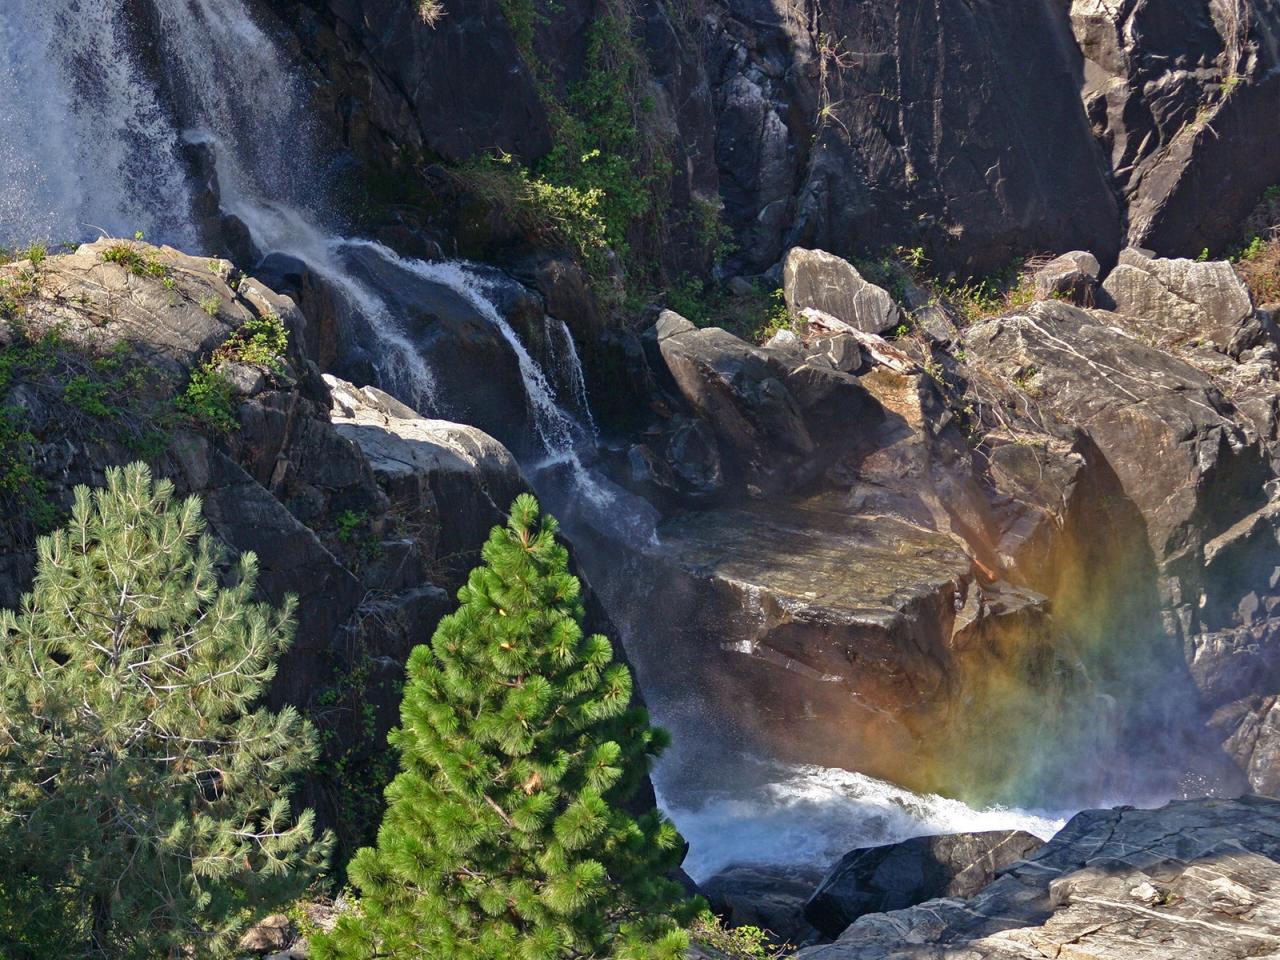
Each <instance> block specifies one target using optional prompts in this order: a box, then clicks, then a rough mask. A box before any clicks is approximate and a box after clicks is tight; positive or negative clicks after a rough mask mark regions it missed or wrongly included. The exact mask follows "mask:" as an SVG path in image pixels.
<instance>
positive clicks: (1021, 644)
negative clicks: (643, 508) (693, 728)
mask: <svg viewBox="0 0 1280 960" xmlns="http://www.w3.org/2000/svg"><path fill="white" fill-rule="evenodd" d="M659 540H660V542H661V543H662V545H663V550H662V562H663V563H664V564H667V565H670V566H671V567H672V568H673V569H672V570H671V572H670V573H669V574H668V575H666V576H665V577H662V578H659V582H661V583H664V584H668V585H669V586H667V587H666V588H665V589H664V591H663V595H662V597H661V601H660V602H661V604H662V605H663V610H664V614H663V619H664V621H665V620H667V619H668V618H669V620H670V622H671V623H673V624H678V629H677V631H676V633H675V634H674V635H673V636H672V642H671V645H670V646H669V647H667V646H664V648H663V650H662V657H663V663H664V665H665V668H666V669H667V670H668V671H671V672H672V674H673V675H677V676H680V677H682V683H681V685H680V690H678V691H673V694H674V696H675V698H676V699H677V700H678V698H679V697H681V696H683V697H690V696H694V695H696V697H697V699H698V702H699V704H700V705H701V706H702V707H703V708H704V709H709V710H712V711H714V712H715V715H716V716H728V717H733V718H734V722H733V725H732V730H733V732H734V735H735V736H737V737H739V738H741V739H742V740H743V742H744V743H746V744H748V745H750V746H755V747H757V748H761V747H763V748H766V749H767V750H768V751H769V752H770V755H773V756H782V757H786V758H788V759H791V760H795V761H798V762H807V763H820V764H824V765H829V766H843V767H845V768H846V769H853V770H861V771H865V772H867V773H870V774H872V775H875V776H881V777H885V778H888V779H893V780H894V781H895V782H899V783H908V784H911V785H912V786H913V787H914V788H921V787H923V788H928V789H934V788H937V786H938V784H939V782H941V781H944V780H949V779H950V778H953V777H958V776H959V775H960V774H959V771H958V770H957V769H949V761H947V759H946V757H945V756H944V755H945V754H946V752H947V750H948V748H947V747H945V746H941V745H940V743H939V741H940V740H946V739H948V737H945V736H940V735H939V726H938V725H939V724H940V723H943V721H942V720H941V719H940V717H941V716H943V715H945V716H947V718H948V719H947V720H946V721H945V723H946V725H947V726H948V728H949V729H950V730H952V731H954V733H955V735H956V736H957V737H970V736H978V737H982V736H984V735H993V734H994V728H995V727H999V728H1001V729H1002V731H1003V732H1002V733H1001V734H999V735H1000V736H1006V735H1007V733H1008V730H1007V729H1006V728H1005V724H1004V723H1003V722H1001V723H995V722H994V721H992V722H991V724H990V726H991V727H992V729H991V730H988V733H987V734H983V733H982V732H981V727H982V724H983V722H984V721H983V720H982V719H980V716H979V715H980V714H982V711H983V709H984V704H983V701H984V694H983V693H982V690H983V685H984V684H986V683H997V684H998V683H1000V682H1003V679H1010V680H1011V679H1012V677H1013V676H1018V675H1020V674H1021V672H1022V671H1024V670H1032V671H1035V670H1046V669H1049V670H1051V669H1052V668H1050V667H1048V666H1047V665H1048V664H1051V663H1052V662H1053V660H1054V657H1055V652H1054V650H1053V649H1052V646H1051V644H1050V642H1049V636H1048V634H1047V631H1046V626H1047V610H1046V608H1045V605H1044V598H1043V597H1039V596H1037V595H1035V594H1033V593H1031V592H1026V591H1023V592H1020V591H1017V590H1014V589H1011V588H1009V587H1007V586H1001V585H998V584H997V585H993V586H991V587H984V586H982V585H981V584H979V583H978V581H977V577H976V576H975V573H974V567H973V562H972V560H971V559H970V557H969V556H968V555H967V554H966V553H965V551H964V549H963V543H962V541H960V540H958V539H957V538H954V537H952V536H950V535H947V534H942V533H938V532H936V531H929V530H926V529H924V528H922V527H920V526H917V525H915V524H912V523H909V522H906V521H904V520H901V519H897V518H894V517H892V516H887V515H885V514H883V513H879V512H871V511H867V512H863V511H858V512H851V511H849V510H847V509H846V508H844V507H843V506H842V504H841V503H840V501H839V500H837V499H835V498H831V497H828V498H826V499H821V500H813V501H795V500H789V501H781V500H779V499H777V498H774V499H770V500H765V501H761V502H759V503H752V504H749V505H745V506H741V507H733V508H721V509H715V510H703V511H698V512H685V513H680V514H677V515H675V516H673V517H672V518H671V519H670V520H668V522H667V523H665V524H664V525H663V526H662V527H661V528H660V529H659ZM764 544H767V549H762V545H764ZM655 602H659V601H658V600H657V598H655ZM1054 695H1055V694H1054V693H1053V692H1052V691H1044V692H1043V693H1042V694H1041V698H1042V699H1041V703H1042V709H1043V710H1044V711H1045V712H1046V713H1048V712H1050V711H1051V704H1052V701H1053V697H1054ZM987 720H991V718H987ZM969 755H972V754H969ZM908 758H909V759H908ZM969 762H970V764H971V763H972V761H969ZM972 772H973V768H972V766H970V767H969V770H968V773H969V774H971V773H972ZM966 775H967V774H966ZM950 782H952V783H955V782H956V781H955V780H951V781H950Z"/></svg>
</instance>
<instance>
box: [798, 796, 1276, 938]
mask: <svg viewBox="0 0 1280 960" xmlns="http://www.w3.org/2000/svg"><path fill="white" fill-rule="evenodd" d="M1278 824H1280V801H1276V800H1273V799H1270V798H1265V797H1241V798H1240V799H1239V800H1191V801H1182V802H1175V803H1171V804H1169V805H1168V806H1166V807H1162V808H1160V809H1159V810H1135V809H1133V808H1132V807H1118V808H1116V809H1114V810H1088V811H1085V812H1084V813H1080V814H1077V815H1076V816H1075V817H1073V818H1072V819H1071V821H1070V822H1069V823H1068V824H1067V825H1066V826H1065V827H1064V828H1063V829H1062V830H1061V831H1060V832H1059V833H1058V834H1057V835H1056V836H1055V837H1054V838H1053V839H1052V840H1050V841H1049V842H1048V843H1046V844H1045V845H1044V846H1042V847H1041V848H1040V849H1039V850H1038V851H1036V852H1035V853H1033V854H1032V855H1031V856H1030V858H1029V859H1028V860H1027V861H1026V862H1024V863H1020V864H1017V865H1014V866H1013V867H1012V868H1011V869H1009V870H1008V871H1007V872H1006V873H1005V874H1004V875H1003V876H1001V877H1000V878H999V879H997V880H996V881H995V882H994V883H992V884H990V885H989V886H987V887H986V888H985V889H983V890H982V891H981V892H980V893H978V894H977V895H976V896H974V897H972V898H970V899H968V900H959V899H953V898H946V899H936V900H930V901H928V902H926V903H923V904H920V905H918V906H914V907H910V908H907V909H904V910H897V911H893V912H889V913H874V914H868V915H865V916H863V917H861V918H859V919H858V920H857V921H855V922H854V923H853V924H852V925H851V926H850V927H849V928H848V929H846V930H845V931H844V933H843V934H841V936H840V938H839V939H838V940H837V941H836V942H835V943H832V944H829V945H826V946H820V947H810V948H808V949H805V950H802V951H801V952H800V953H799V954H798V957H799V958H801V960H907V958H912V960H943V958H961V957H963V958H965V960H1039V958H1043V957H1066V956H1080V957H1089V958H1096V960H1165V958H1169V957H1185V958H1189V960H1190V958H1203V960H1245V958H1248V957H1256V956H1260V955H1267V954H1268V953H1270V952H1273V951H1274V949H1275V945H1276V944H1277V943H1280V910H1277V903H1276V893H1275V890H1276V886H1277V883H1278V882H1280V839H1278V838H1280V832H1278V831H1277V825H1278Z"/></svg>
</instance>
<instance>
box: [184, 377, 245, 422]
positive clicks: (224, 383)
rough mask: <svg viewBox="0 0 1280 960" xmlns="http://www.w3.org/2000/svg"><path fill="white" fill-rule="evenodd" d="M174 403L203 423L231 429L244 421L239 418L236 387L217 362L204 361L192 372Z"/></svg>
mask: <svg viewBox="0 0 1280 960" xmlns="http://www.w3.org/2000/svg"><path fill="white" fill-rule="evenodd" d="M174 406H176V407H177V408H178V410H180V411H181V412H182V413H185V414H186V415H187V416H189V417H190V418H191V419H192V420H194V421H195V422H196V423H197V424H199V425H200V426H202V427H207V428H209V429H211V430H214V431H215V432H218V433H230V432H231V431H232V430H234V429H236V427H238V426H239V425H240V422H239V421H238V420H237V419H236V402H235V391H234V390H233V389H232V387H231V382H230V381H229V380H228V379H227V378H226V377H225V376H223V375H222V371H220V370H219V369H218V367H217V365H215V364H204V365H203V366H200V367H197V368H196V369H195V371H194V372H192V374H191V380H190V381H188V383H187V388H186V390H184V391H183V392H182V393H181V394H179V396H178V397H177V399H175V400H174Z"/></svg>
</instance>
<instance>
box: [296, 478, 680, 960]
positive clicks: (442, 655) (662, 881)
mask: <svg viewBox="0 0 1280 960" xmlns="http://www.w3.org/2000/svg"><path fill="white" fill-rule="evenodd" d="M556 529H557V527H556V523H555V521H554V520H553V519H552V518H551V517H545V518H543V519H542V521H541V524H539V522H538V504H537V501H536V500H534V499H533V497H531V496H529V495H527V494H525V495H521V496H520V497H519V498H518V499H517V500H516V502H515V504H514V505H513V507H512V510H511V516H510V521H509V523H508V524H507V526H506V527H505V528H503V527H495V528H494V529H493V532H492V533H491V534H490V536H489V540H488V542H487V543H486V544H485V546H484V550H483V560H484V562H483V564H482V565H481V566H479V567H477V568H476V569H474V570H473V571H472V572H471V575H470V577H469V579H468V581H467V583H466V585H465V586H464V587H463V588H462V589H461V590H460V591H459V593H458V599H459V601H460V602H461V606H460V608H459V609H458V610H457V612H455V613H453V614H451V615H449V616H447V617H445V618H444V620H442V621H441V623H440V625H439V627H438V629H437V630H436V633H435V636H434V637H433V638H432V641H431V644H430V646H420V647H417V648H415V649H414V651H413V653H412V655H411V657H410V660H409V668H408V674H409V675H408V682H407V685H406V689H405V694H404V701H403V704H402V706H401V726H400V727H399V728H398V729H397V730H396V731H394V732H393V733H392V736H391V742H392V744H393V746H395V747H396V748H397V749H398V750H399V752H400V755H401V772H400V774H399V775H398V776H397V777H396V779H395V781H394V782H393V783H392V784H391V786H390V787H389V788H388V789H387V801H388V808H387V812H386V815H385V818H384V820H383V824H382V827H381V829H380V830H379V832H378V841H377V847H376V848H374V849H364V850H361V851H359V852H358V853H357V854H356V856H355V858H354V860H353V861H352V863H351V865H350V868H349V874H350V877H351V879H352V880H353V881H354V883H355V885H356V887H357V888H358V889H359V892H360V899H359V903H358V905H357V907H356V909H355V910H354V911H352V912H351V913H348V914H346V915H344V916H343V917H341V918H340V920H339V922H338V924H337V926H336V928H335V929H334V931H333V932H332V933H331V934H330V935H328V936H324V937H320V938H318V939H317V940H316V941H315V942H313V944H312V948H313V955H314V956H315V957H316V958H318V960H368V958H372V957H380V958H381V957H386V958H399V960H420V958H428V957H430V958H441V960H443V958H446V957H447V958H450V960H516V958H519V960H549V958H559V957H585V956H591V957H618V958H663V960H666V958H677V957H683V955H684V951H685V948H686V947H687V945H688V938H687V936H686V934H685V933H684V931H683V930H681V929H680V928H679V925H678V924H679V923H680V922H682V921H684V920H686V919H687V918H688V917H689V915H690V913H691V911H692V908H693V907H692V904H690V903H689V902H687V901H685V900H684V899H683V891H682V890H681V889H680V887H679V886H678V885H677V884H674V883H672V882H671V881H670V880H668V879H667V878H666V874H667V873H668V872H669V871H670V870H671V869H672V868H673V867H675V866H677V865H678V863H679V860H680V856H681V852H682V843H681V841H680V837H679V834H677V833H676V831H675V828H674V827H673V826H672V825H671V824H670V823H669V822H668V821H666V820H665V819H664V818H663V817H662V816H661V814H659V813H658V811H656V810H651V811H649V812H648V813H646V814H645V815H643V816H640V817H638V818H633V817H632V816H630V815H629V814H627V813H626V812H625V811H624V810H623V809H622V808H621V807H620V803H622V802H624V801H625V800H626V799H627V798H628V797H630V796H632V795H633V794H634V792H635V790H636V788H637V787H638V786H639V784H640V782H641V780H642V778H643V777H644V775H645V774H646V772H647V770H648V764H649V761H650V759H651V758H653V757H655V756H656V755H657V754H658V753H659V752H660V751H661V749H662V748H663V747H664V746H665V745H666V735H665V733H664V732H663V731H661V730H657V729H654V728H652V727H650V726H649V721H648V717H647V715H646V714H645V712H644V711H643V710H639V709H635V708H632V707H630V701H631V674H630V671H628V669H627V667H626V666H625V665H624V664H620V663H615V662H614V660H613V650H612V647H611V646H610V644H609V641H608V640H606V639H605V638H604V637H602V636H599V635H595V636H590V637H584V635H583V630H582V620H583V606H582V602H581V599H580V584H579V582H578V579H577V578H576V577H574V576H573V575H572V574H571V573H569V569H568V553H567V551H566V550H565V548H564V547H562V546H561V545H560V544H558V543H557V542H556V539H555V533H556Z"/></svg>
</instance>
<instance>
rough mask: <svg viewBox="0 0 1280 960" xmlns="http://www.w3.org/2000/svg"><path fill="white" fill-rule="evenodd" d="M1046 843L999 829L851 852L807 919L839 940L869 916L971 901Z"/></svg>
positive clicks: (828, 878)
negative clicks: (934, 902) (944, 902)
mask: <svg viewBox="0 0 1280 960" xmlns="http://www.w3.org/2000/svg"><path fill="white" fill-rule="evenodd" d="M1043 844H1044V841H1043V840H1041V839H1040V838H1039V837H1034V836H1032V835H1031V834H1029V833H1023V832H1021V831H1018V830H995V831H990V832H987V833H955V834H950V835H947V836H940V837H915V838H913V839H911V840H904V841H903V842H901V843H895V844H890V845H888V846H882V847H868V848H866V849H862V850H851V851H850V852H849V853H847V854H845V855H844V857H842V858H841V859H840V862H839V863H837V864H836V865H835V866H834V867H832V868H831V872H830V873H829V874H827V876H826V878H825V879H824V880H823V881H822V883H821V884H820V885H819V887H818V889H817V890H816V891H814V894H813V896H812V897H810V898H809V902H808V903H806V904H805V908H804V915H805V919H807V920H808V921H809V922H810V923H812V924H813V925H814V926H815V927H817V928H818V929H819V930H821V931H822V932H823V933H824V934H826V935H827V936H828V937H832V938H834V937H838V936H840V934H841V933H843V932H844V930H845V928H846V927H848V926H849V924H851V923H853V921H855V920H857V919H858V918H859V917H861V916H864V915H865V914H868V913H885V912H888V911H890V910H901V909H904V908H906V907H913V906H915V905H916V904H919V903H924V901H926V900H933V899H935V898H937V897H946V898H950V899H966V898H968V897H972V896H974V895H975V894H976V893H978V892H979V891H980V890H982V888H983V887H985V886H987V884H989V883H991V882H992V881H993V880H995V878H996V876H997V875H998V874H1000V873H1003V872H1004V871H1005V870H1007V869H1008V868H1010V867H1012V866H1013V865H1014V864H1016V863H1018V862H1019V861H1021V860H1023V859H1025V858H1027V857H1029V856H1031V855H1032V854H1033V853H1034V852H1035V851H1036V850H1037V849H1039V848H1040V847H1041V846H1043Z"/></svg>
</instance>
